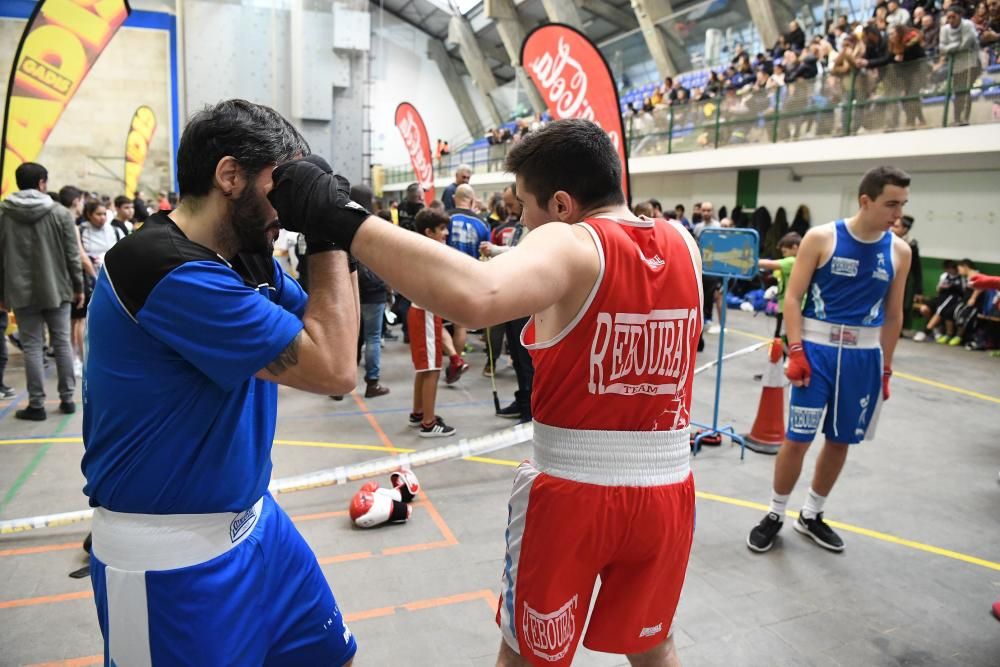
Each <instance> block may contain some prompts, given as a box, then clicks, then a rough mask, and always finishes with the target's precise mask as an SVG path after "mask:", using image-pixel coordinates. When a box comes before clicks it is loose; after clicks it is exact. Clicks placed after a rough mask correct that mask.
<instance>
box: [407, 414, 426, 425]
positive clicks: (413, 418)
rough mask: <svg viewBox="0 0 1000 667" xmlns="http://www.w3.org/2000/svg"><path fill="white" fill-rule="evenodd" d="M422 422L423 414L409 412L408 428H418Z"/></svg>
mask: <svg viewBox="0 0 1000 667" xmlns="http://www.w3.org/2000/svg"><path fill="white" fill-rule="evenodd" d="M423 420H424V413H423V412H411V413H410V428H420V426H421V423H420V422H422V421H423Z"/></svg>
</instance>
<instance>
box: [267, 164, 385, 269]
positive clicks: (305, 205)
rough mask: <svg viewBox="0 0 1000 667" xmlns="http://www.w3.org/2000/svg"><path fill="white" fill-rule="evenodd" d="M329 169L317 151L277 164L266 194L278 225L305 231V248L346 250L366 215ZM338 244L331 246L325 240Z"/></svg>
mask: <svg viewBox="0 0 1000 667" xmlns="http://www.w3.org/2000/svg"><path fill="white" fill-rule="evenodd" d="M332 171H333V169H332V168H331V167H330V165H329V164H328V163H327V162H326V160H324V159H323V158H321V157H319V156H318V155H309V156H306V157H304V158H302V159H301V160H295V161H294V162H286V163H285V164H282V165H279V166H278V167H277V168H276V169H275V170H274V174H273V175H272V178H273V180H274V188H272V189H271V191H270V192H269V193H268V194H267V198H268V199H269V200H270V202H271V205H272V206H274V208H275V210H276V211H277V212H278V220H279V221H280V222H281V226H282V227H284V228H285V229H287V230H289V231H293V232H300V233H303V234H305V237H306V243H307V244H308V246H309V250H308V252H309V253H310V254H311V253H313V252H314V251H320V252H323V251H328V250H333V249H344V250H350V248H351V242H352V241H353V240H354V235H355V234H357V232H358V229H359V228H360V227H361V223H363V222H364V221H365V220H366V219H367V218H368V216H369V215H371V214H370V213H369V212H368V211H367V210H366V209H365V208H364V207H363V206H360V205H358V204H356V203H354V202H353V201H351V184H350V183H349V182H348V181H347V179H346V178H344V177H343V176H340V175H334V174H332ZM331 243H332V244H335V245H336V246H339V248H332V247H330V246H329V244H331Z"/></svg>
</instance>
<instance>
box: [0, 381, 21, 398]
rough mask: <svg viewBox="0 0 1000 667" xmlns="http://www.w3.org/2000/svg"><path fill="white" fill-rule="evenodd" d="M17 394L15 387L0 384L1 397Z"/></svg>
mask: <svg viewBox="0 0 1000 667" xmlns="http://www.w3.org/2000/svg"><path fill="white" fill-rule="evenodd" d="M15 396H17V392H16V391H14V389H13V388H11V387H8V386H7V385H5V384H0V398H14V397H15Z"/></svg>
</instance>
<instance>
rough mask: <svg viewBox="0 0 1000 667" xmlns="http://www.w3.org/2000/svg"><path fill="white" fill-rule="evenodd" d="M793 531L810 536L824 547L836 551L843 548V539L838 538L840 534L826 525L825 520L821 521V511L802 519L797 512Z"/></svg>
mask: <svg viewBox="0 0 1000 667" xmlns="http://www.w3.org/2000/svg"><path fill="white" fill-rule="evenodd" d="M795 532H797V533H801V534H802V535H805V536H806V537H809V538H812V541H813V542H815V543H816V544H818V545H820V546H821V547H823V548H824V549H829V550H830V551H836V552H838V553H839V552H841V551H843V550H844V540H842V539H840V535H838V534H837V533H835V532H833V528H830V526H828V525H826V521H823V513H822V512H820V513H819V514H817V515H816V518H815V519H803V518H802V515H801V514H799V518H798V520H797V521H796V522H795Z"/></svg>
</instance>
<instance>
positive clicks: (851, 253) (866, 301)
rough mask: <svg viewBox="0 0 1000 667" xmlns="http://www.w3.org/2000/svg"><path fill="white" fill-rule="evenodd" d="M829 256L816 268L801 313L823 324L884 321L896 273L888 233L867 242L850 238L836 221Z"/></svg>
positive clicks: (843, 225)
mask: <svg viewBox="0 0 1000 667" xmlns="http://www.w3.org/2000/svg"><path fill="white" fill-rule="evenodd" d="M834 226H835V239H836V240H835V244H834V248H833V255H832V256H831V257H830V259H829V260H828V261H827V262H826V263H825V264H823V266H821V267H819V268H817V269H816V271H815V273H813V277H812V282H811V283H810V284H809V290H808V291H807V292H806V303H805V307H804V308H803V310H802V314H803V315H805V316H806V317H811V318H813V319H817V320H823V321H824V322H832V323H834V324H846V325H849V326H863V327H878V326H882V322H883V321H884V320H885V297H886V294H888V292H889V285H891V284H892V278H893V276H894V275H895V274H896V271H895V267H894V266H893V255H892V239H893V235H892V233H891V232H885V233H883V234H882V236H881V238H879V239H878V240H876V241H872V242H870V243H866V242H864V241H859V240H858V239H856V238H854V236H853V235H852V234H851V232H850V230H848V228H847V223H846V222H844V221H843V220H837V222H835V223H834Z"/></svg>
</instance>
